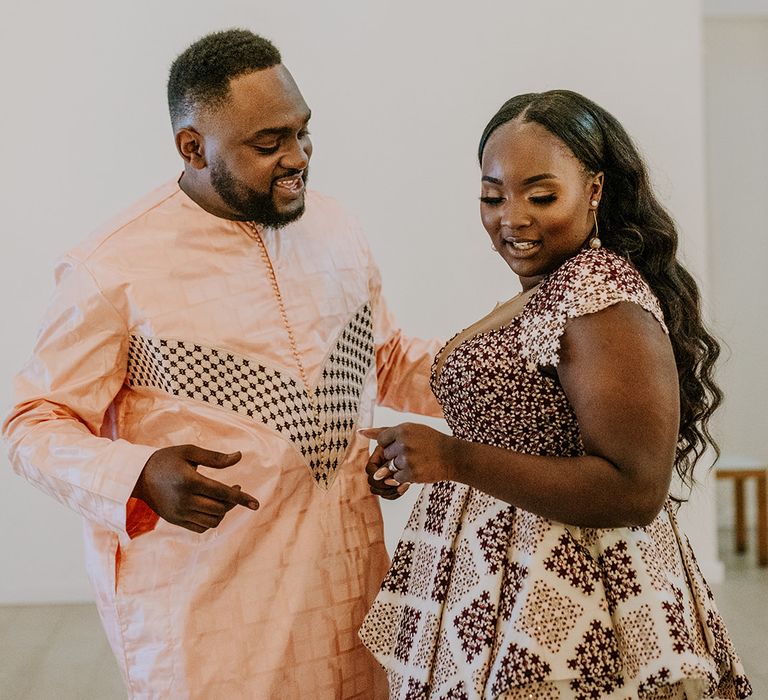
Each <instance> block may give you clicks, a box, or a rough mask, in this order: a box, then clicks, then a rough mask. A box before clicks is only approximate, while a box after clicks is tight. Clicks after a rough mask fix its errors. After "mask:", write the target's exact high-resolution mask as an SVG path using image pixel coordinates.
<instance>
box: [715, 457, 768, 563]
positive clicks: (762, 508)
mask: <svg viewBox="0 0 768 700" xmlns="http://www.w3.org/2000/svg"><path fill="white" fill-rule="evenodd" d="M715 476H716V477H717V478H718V479H730V480H732V481H733V496H734V517H735V520H736V523H735V536H736V551H737V552H745V551H746V549H747V523H746V514H745V508H744V483H745V482H746V481H747V479H755V490H756V492H757V563H758V564H759V565H760V566H768V467H730V466H716V467H715Z"/></svg>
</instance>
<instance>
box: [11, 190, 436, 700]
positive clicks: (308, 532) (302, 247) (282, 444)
mask: <svg viewBox="0 0 768 700" xmlns="http://www.w3.org/2000/svg"><path fill="white" fill-rule="evenodd" d="M253 234H254V232H253V231H251V236H249V233H248V227H247V226H246V225H245V224H244V223H239V222H233V221H228V220H224V219H220V218H217V217H215V216H213V215H211V214H208V213H207V212H205V211H204V210H203V209H201V208H200V207H199V206H197V205H196V204H195V203H194V202H193V201H192V200H191V199H189V198H188V197H187V196H186V195H185V194H184V193H183V192H182V191H181V190H180V189H179V187H178V185H177V184H176V183H175V182H174V183H171V184H168V185H166V186H163V187H161V188H160V189H158V190H157V191H155V192H153V193H152V194H151V195H150V196H149V197H148V198H146V199H145V200H143V201H142V202H140V203H139V204H137V205H136V206H135V207H134V208H133V209H132V210H130V211H129V212H127V213H125V214H124V215H123V216H121V217H120V218H119V220H117V221H115V222H113V223H112V224H110V225H109V226H108V227H107V228H106V229H105V230H104V231H102V232H100V233H98V234H97V235H95V236H94V237H92V238H91V239H90V240H89V241H88V242H86V243H85V244H83V245H81V246H80V247H78V248H76V249H75V250H73V251H72V252H70V253H69V254H68V255H67V256H66V257H65V258H64V260H63V261H62V262H61V264H60V266H59V267H58V269H57V289H56V293H55V296H54V299H53V302H52V305H51V307H50V309H49V311H48V313H47V316H46V318H45V321H44V325H43V328H42V330H41V332H40V335H39V338H38V342H37V345H36V348H35V350H34V354H33V357H32V359H31V360H30V362H29V364H28V365H27V366H26V367H25V368H24V370H23V371H22V373H21V374H20V375H19V376H18V377H17V380H16V384H15V391H16V401H17V404H16V406H15V407H14V409H13V410H12V412H11V414H10V415H9V416H8V418H7V420H6V422H5V425H4V434H5V437H6V440H7V442H8V444H9V447H10V455H11V461H12V464H13V466H14V469H15V470H16V471H17V472H18V473H20V474H21V475H23V476H25V477H26V478H27V479H29V480H30V481H31V482H33V483H34V484H35V485H36V486H38V487H39V488H40V489H42V490H43V491H45V492H47V493H49V494H50V495H52V496H53V497H54V498H56V499H58V500H59V501H61V502H62V503H64V504H66V505H68V506H70V507H71V508H73V509H74V510H76V511H77V512H79V513H80V514H81V515H82V516H83V517H84V522H85V542H86V553H87V561H88V568H89V574H90V577H91V580H92V583H93V586H94V588H95V591H96V598H97V604H98V608H99V612H100V615H101V618H102V620H103V623H104V627H105V630H106V633H107V636H108V638H109V641H110V644H111V646H112V648H113V650H114V652H115V655H116V657H117V659H118V662H119V664H120V666H121V668H122V671H123V674H124V677H125V681H126V684H127V686H128V689H129V694H130V695H131V697H133V698H187V697H189V698H206V699H208V698H228V699H236V698H248V699H249V700H252V699H254V698H275V697H280V698H310V697H311V698H316V699H321V698H365V699H366V700H367V699H369V698H380V697H385V696H386V694H387V690H386V680H385V678H384V675H383V672H381V671H380V669H379V668H378V665H377V664H376V662H375V661H374V659H373V657H372V656H371V655H370V654H369V652H368V651H366V650H365V649H364V648H363V647H362V645H361V643H360V641H359V639H358V636H357V629H358V627H359V625H360V622H361V621H362V619H363V617H364V615H365V612H366V610H367V609H368V607H369V605H370V603H371V601H372V599H373V597H374V595H375V593H376V591H377V590H378V586H379V583H380V581H381V578H382V576H383V575H384V573H385V571H386V567H387V565H388V558H387V554H386V550H385V547H384V541H383V532H382V523H381V515H380V510H379V505H378V502H377V499H376V498H375V497H373V496H371V495H370V494H369V492H368V487H367V483H366V479H365V474H364V464H365V461H366V457H367V454H368V441H367V440H364V439H362V438H359V437H358V436H357V434H356V432H355V430H356V428H357V427H358V426H369V425H371V423H372V411H373V407H374V403H375V402H376V401H377V400H378V401H379V402H380V403H382V404H384V405H388V406H391V407H394V408H398V409H401V410H407V411H413V412H417V413H430V414H436V415H439V408H438V406H437V404H436V402H435V401H434V398H433V397H432V395H431V392H430V390H429V386H428V382H429V367H430V364H431V361H432V357H433V355H434V353H435V350H436V349H437V348H436V346H435V345H434V344H431V343H427V342H425V341H419V340H415V339H414V340H409V339H407V338H405V337H403V335H402V334H401V333H400V331H399V329H398V328H397V327H396V326H395V324H394V322H393V319H392V317H391V316H390V315H389V313H388V312H387V310H386V307H385V305H384V303H383V301H382V299H381V297H380V279H379V275H378V272H377V269H376V267H375V264H374V263H373V261H372V259H371V256H370V252H369V249H368V247H367V245H366V243H365V240H364V238H363V236H362V233H361V231H360V230H359V227H358V226H357V225H356V223H355V222H354V221H353V220H352V219H351V218H350V217H349V216H348V215H346V214H345V212H344V211H343V210H342V209H341V208H340V207H339V206H338V205H337V204H336V203H335V202H334V201H333V200H331V199H329V198H326V197H323V196H321V195H319V194H317V193H313V192H309V193H308V194H307V206H306V212H305V214H304V216H303V217H302V218H301V219H300V220H298V221H297V222H295V223H293V224H290V225H289V226H287V227H285V228H283V229H281V230H279V231H273V230H269V229H265V230H260V231H258V232H257V235H260V236H261V238H262V241H263V244H264V247H265V249H266V252H267V255H268V260H265V259H264V258H263V257H262V255H261V253H260V250H259V243H258V241H256V240H255V239H254V238H253V237H252V236H253ZM265 263H271V265H272V267H273V269H274V272H275V277H276V280H277V283H278V285H279V289H280V293H281V295H282V298H283V301H284V304H285V312H286V316H287V319H288V321H289V322H290V325H291V328H292V330H293V333H294V335H295V339H296V346H297V347H296V349H297V350H298V353H299V355H300V357H301V361H302V363H303V365H304V368H305V370H306V375H307V378H308V380H309V384H310V386H309V387H308V388H307V387H306V386H305V383H304V382H303V381H302V379H301V377H300V373H299V369H298V368H297V366H296V360H295V357H294V355H293V354H292V352H291V349H290V344H289V339H288V333H287V330H286V327H285V324H284V322H283V319H282V318H281V314H280V310H279V308H278V304H277V302H276V297H275V294H274V290H273V288H272V282H271V280H270V276H269V274H268V270H267V266H266V265H265ZM187 443H193V444H196V445H199V446H201V447H205V448H207V449H212V450H218V451H221V452H232V451H235V450H240V451H242V453H243V457H242V460H241V461H240V462H239V463H238V464H236V465H234V466H232V467H230V468H228V469H226V470H213V469H208V468H203V467H201V468H200V471H201V473H205V474H206V475H207V476H209V477H211V478H215V479H219V480H222V481H224V482H226V483H229V484H234V483H237V484H241V485H242V488H243V489H244V490H246V491H248V492H249V493H252V494H253V495H255V496H256V497H257V498H258V499H259V501H260V503H261V508H260V509H259V510H258V511H257V512H252V511H249V510H247V509H245V508H240V507H238V508H235V509H234V510H232V511H231V512H230V513H229V514H228V515H227V516H226V517H225V518H224V520H223V521H222V523H221V525H220V526H219V527H218V528H216V529H213V530H209V531H207V532H205V533H204V534H202V535H199V534H196V533H194V532H191V531H188V530H185V529H182V528H180V527H177V526H174V525H171V524H169V523H167V522H165V521H164V520H162V519H159V518H158V517H157V516H156V515H155V514H154V513H153V512H152V511H151V510H150V509H149V508H148V507H147V506H146V505H145V504H144V503H143V502H141V501H138V500H136V499H133V498H131V497H130V494H131V492H132V490H133V487H134V485H135V483H136V480H137V478H138V476H139V474H140V472H141V470H142V468H143V466H144V464H145V463H146V461H147V459H148V458H149V456H150V455H151V454H152V453H153V452H154V451H155V450H156V449H158V448H160V447H164V446H168V445H181V444H187Z"/></svg>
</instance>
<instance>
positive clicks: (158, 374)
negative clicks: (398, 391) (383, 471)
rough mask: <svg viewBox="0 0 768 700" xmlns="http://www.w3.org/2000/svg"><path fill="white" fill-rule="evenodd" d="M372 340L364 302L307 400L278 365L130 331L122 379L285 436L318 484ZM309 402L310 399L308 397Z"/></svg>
mask: <svg viewBox="0 0 768 700" xmlns="http://www.w3.org/2000/svg"><path fill="white" fill-rule="evenodd" d="M374 357H375V347H374V340H373V322H372V318H371V308H370V305H369V304H366V305H364V306H363V307H362V308H361V309H360V310H359V311H358V312H357V313H356V314H355V316H354V317H353V318H352V320H351V321H350V322H349V323H348V324H347V326H346V327H345V328H344V329H343V330H342V332H341V334H340V336H339V338H338V339H337V341H336V343H335V345H334V348H333V350H332V351H331V353H330V355H329V356H328V359H327V360H326V362H325V366H324V368H323V373H322V376H321V378H320V382H319V383H318V386H317V387H316V388H315V389H314V397H313V399H314V400H310V397H309V396H308V394H307V390H306V389H305V388H304V387H303V386H300V384H299V383H297V382H296V380H295V379H294V378H293V377H291V376H289V375H287V374H285V373H283V372H280V371H279V370H276V369H273V368H270V367H267V366H265V365H263V364H261V363H259V362H257V361H255V360H251V359H248V358H247V357H240V356H237V355H234V354H233V353H230V352H228V351H227V350H223V349H219V348H210V347H206V346H203V345H199V344H196V343H189V342H185V341H181V340H171V339H165V338H147V337H144V336H141V335H132V336H131V338H130V344H129V347H128V369H127V378H126V381H127V383H128V386H131V387H153V388H155V389H159V390H160V391H164V392H166V393H168V394H171V395H173V396H178V397H180V398H186V399H193V400H195V401H203V402H204V403H207V404H210V405H212V406H217V407H219V408H223V409H225V410H229V411H234V412H235V413H237V414H239V415H241V416H244V417H247V418H250V419H252V420H255V421H259V422H261V423H263V424H264V425H267V426H268V427H270V428H271V429H272V430H275V431H276V432H278V433H280V434H281V435H283V436H284V437H286V438H288V439H289V440H290V441H291V443H293V445H294V447H295V448H296V449H297V450H298V451H299V453H300V454H301V455H302V457H303V458H304V461H305V462H306V463H307V465H308V466H309V469H310V472H311V473H312V477H313V478H314V479H315V482H316V483H317V484H318V485H319V486H321V487H322V488H328V487H330V485H331V484H332V483H333V480H334V477H335V475H336V469H337V468H338V465H339V463H340V462H341V461H342V459H343V457H344V454H345V453H346V450H347V448H348V447H349V443H350V441H351V439H352V435H353V431H354V426H355V423H356V421H357V417H358V409H359V405H360V397H361V395H362V391H363V387H364V384H365V377H366V376H367V374H368V371H369V370H370V368H371V367H372V366H373V362H374ZM313 404H314V405H313Z"/></svg>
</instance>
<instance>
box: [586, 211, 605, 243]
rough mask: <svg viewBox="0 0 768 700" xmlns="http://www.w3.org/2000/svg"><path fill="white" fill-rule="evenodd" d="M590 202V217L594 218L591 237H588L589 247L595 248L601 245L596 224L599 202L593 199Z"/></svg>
mask: <svg viewBox="0 0 768 700" xmlns="http://www.w3.org/2000/svg"><path fill="white" fill-rule="evenodd" d="M590 204H591V205H592V218H593V219H594V220H595V230H594V231H593V233H592V238H590V239H589V247H590V248H592V250H597V249H598V248H601V247H602V245H603V243H602V241H601V240H600V236H599V233H600V230H599V228H598V226H597V205H598V204H600V202H598V201H597V200H596V199H593V200H592V201H591V202H590Z"/></svg>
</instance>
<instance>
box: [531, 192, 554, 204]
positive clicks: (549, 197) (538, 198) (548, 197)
mask: <svg viewBox="0 0 768 700" xmlns="http://www.w3.org/2000/svg"><path fill="white" fill-rule="evenodd" d="M556 199H557V197H556V196H555V195H554V194H543V195H535V196H533V197H531V198H530V200H531V201H532V202H533V203H534V204H549V203H550V202H554V201H555V200H556Z"/></svg>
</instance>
